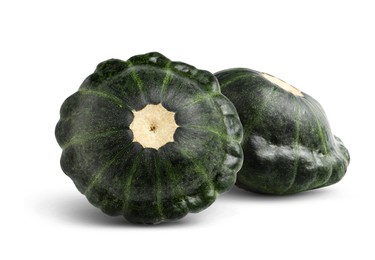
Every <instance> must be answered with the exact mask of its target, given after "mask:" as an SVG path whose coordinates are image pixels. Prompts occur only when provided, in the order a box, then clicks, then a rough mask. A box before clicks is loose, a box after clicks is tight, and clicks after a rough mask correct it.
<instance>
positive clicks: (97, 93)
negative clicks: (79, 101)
mask: <svg viewBox="0 0 375 260" xmlns="http://www.w3.org/2000/svg"><path fill="white" fill-rule="evenodd" d="M78 93H81V94H83V95H94V96H98V97H102V98H105V99H108V100H111V101H113V102H114V103H115V104H116V105H118V106H119V107H121V108H122V107H125V108H127V109H129V110H133V109H132V108H131V107H129V106H128V105H127V104H125V102H124V101H123V100H121V99H120V98H118V97H116V96H114V95H112V94H109V93H106V92H103V91H97V90H88V89H81V90H79V91H78Z"/></svg>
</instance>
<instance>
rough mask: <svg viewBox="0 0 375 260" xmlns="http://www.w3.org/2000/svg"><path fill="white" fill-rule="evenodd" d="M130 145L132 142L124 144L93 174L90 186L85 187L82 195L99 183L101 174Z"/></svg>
mask: <svg viewBox="0 0 375 260" xmlns="http://www.w3.org/2000/svg"><path fill="white" fill-rule="evenodd" d="M131 144H132V142H130V143H128V144H126V145H125V146H124V147H123V148H121V149H120V151H118V152H117V153H116V154H115V155H114V156H113V157H112V159H111V160H109V161H108V162H107V163H106V164H105V165H104V166H103V167H102V168H101V169H100V170H99V171H98V172H97V173H95V174H94V177H93V178H92V180H91V181H90V184H89V185H88V186H87V188H86V190H85V192H84V194H87V193H88V192H89V191H90V190H91V189H92V188H93V187H94V185H95V184H96V183H97V182H98V181H99V179H101V178H102V175H103V173H104V172H105V171H106V170H107V169H108V167H110V166H111V165H112V164H113V162H115V161H116V160H117V159H118V158H119V157H120V156H121V155H122V153H124V152H125V151H126V149H127V148H128V147H129V146H130V145H131Z"/></svg>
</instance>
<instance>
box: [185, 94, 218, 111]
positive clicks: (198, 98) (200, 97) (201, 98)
mask: <svg viewBox="0 0 375 260" xmlns="http://www.w3.org/2000/svg"><path fill="white" fill-rule="evenodd" d="M220 95H221V94H220V93H218V92H210V93H208V94H204V95H202V94H198V95H196V96H195V97H194V98H193V101H192V102H189V103H187V104H186V105H184V107H188V106H191V105H195V104H198V103H200V102H202V101H206V100H209V99H211V100H212V101H213V98H215V97H217V96H220Z"/></svg>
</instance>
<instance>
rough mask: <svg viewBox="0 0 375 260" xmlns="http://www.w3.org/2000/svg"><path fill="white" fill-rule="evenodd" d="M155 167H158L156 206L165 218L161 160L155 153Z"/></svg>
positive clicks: (156, 175)
mask: <svg viewBox="0 0 375 260" xmlns="http://www.w3.org/2000/svg"><path fill="white" fill-rule="evenodd" d="M155 169H156V174H155V177H156V207H157V209H158V212H159V214H160V216H161V218H162V219H164V218H165V216H164V213H163V205H162V191H163V188H162V185H161V180H160V162H159V157H158V155H157V154H156V155H155Z"/></svg>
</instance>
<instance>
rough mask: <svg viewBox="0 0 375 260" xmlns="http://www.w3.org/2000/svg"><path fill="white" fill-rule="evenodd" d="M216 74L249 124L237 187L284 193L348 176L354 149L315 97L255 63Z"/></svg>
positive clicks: (243, 119)
mask: <svg viewBox="0 0 375 260" xmlns="http://www.w3.org/2000/svg"><path fill="white" fill-rule="evenodd" d="M215 76H216V78H217V79H218V80H219V83H220V85H221V89H222V93H223V94H224V95H226V96H227V97H228V98H229V100H231V101H232V102H233V104H234V105H235V106H236V108H237V112H238V114H239V116H240V119H241V122H242V124H243V128H244V138H243V141H242V148H243V151H244V163H243V167H242V169H241V170H240V171H239V172H238V174H237V182H236V185H237V186H238V187H240V188H243V189H245V190H248V191H252V192H257V193H265V194H274V195H283V194H292V193H298V192H302V191H306V190H311V189H317V188H321V187H325V186H328V185H332V184H334V183H337V182H338V181H340V180H341V179H342V178H343V177H344V175H345V173H346V170H347V167H348V165H349V161H350V156H349V152H348V150H347V149H346V148H345V146H344V144H343V142H342V141H341V140H340V139H339V138H338V137H335V136H334V135H333V134H332V133H331V129H330V126H329V123H328V120H327V117H326V115H325V112H324V110H323V108H322V107H321V105H320V104H319V103H318V102H317V101H316V100H315V99H314V98H312V97H311V96H309V95H307V94H306V93H303V97H300V96H295V95H293V94H292V93H290V92H288V91H285V90H283V89H282V88H280V87H278V86H276V85H274V84H273V83H272V82H270V81H268V80H267V79H265V78H264V77H263V76H262V75H261V73H260V72H258V71H254V70H250V69H245V68H236V69H228V70H224V71H220V72H217V73H216V74H215Z"/></svg>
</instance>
